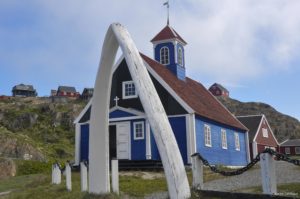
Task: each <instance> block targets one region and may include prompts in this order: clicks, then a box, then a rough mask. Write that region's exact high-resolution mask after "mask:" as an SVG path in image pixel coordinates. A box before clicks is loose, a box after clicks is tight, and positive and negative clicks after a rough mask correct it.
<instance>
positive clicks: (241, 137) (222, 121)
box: [74, 25, 249, 166]
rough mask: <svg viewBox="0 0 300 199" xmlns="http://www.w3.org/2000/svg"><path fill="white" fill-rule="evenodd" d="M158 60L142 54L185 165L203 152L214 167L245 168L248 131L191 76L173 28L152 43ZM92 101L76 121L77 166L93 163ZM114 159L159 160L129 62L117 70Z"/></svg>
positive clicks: (112, 106)
mask: <svg viewBox="0 0 300 199" xmlns="http://www.w3.org/2000/svg"><path fill="white" fill-rule="evenodd" d="M151 42H152V43H153V49H154V60H153V59H151V58H149V57H147V56H145V55H143V54H141V56H142V59H143V60H144V63H145V66H146V68H147V70H148V72H149V74H150V77H151V79H152V81H153V83H154V86H155V88H156V90H157V92H158V94H159V97H160V99H161V101H162V104H163V106H164V108H165V111H166V113H167V115H168V118H169V121H170V124H171V127H172V129H173V132H174V134H175V138H176V140H177V144H178V146H179V149H180V152H181V155H182V158H183V161H184V163H185V164H190V163H191V158H190V156H191V154H193V153H195V152H199V153H200V154H202V156H203V157H205V158H206V159H207V160H208V161H209V162H210V163H212V164H222V165H228V166H243V165H246V164H247V162H248V161H249V149H248V146H249V145H248V143H249V142H248V132H247V128H246V127H245V126H243V125H242V124H241V123H240V122H239V121H238V120H237V119H236V118H235V117H234V116H233V115H232V114H231V113H230V112H229V111H228V110H227V109H226V108H225V107H224V106H223V105H222V104H220V102H219V101H218V100H217V99H216V98H215V97H214V96H212V95H211V93H210V92H209V91H208V90H207V89H206V88H205V87H204V86H203V85H202V84H201V83H199V82H197V81H195V80H193V79H190V78H189V77H187V76H186V66H185V50H184V47H185V45H186V44H187V43H186V42H185V41H184V40H183V38H182V37H181V36H180V35H179V34H178V33H177V32H176V31H175V30H174V29H173V28H172V27H171V26H170V25H167V26H166V27H164V28H163V29H162V30H161V31H160V32H159V33H158V34H157V35H156V36H155V37H154V38H153V39H152V40H151ZM90 111H91V102H89V103H88V104H87V105H86V107H85V108H84V110H82V112H81V113H80V115H79V116H78V117H77V118H76V120H75V122H74V123H75V125H76V149H75V163H76V164H79V162H80V161H82V160H88V144H89V119H90ZM109 122H110V123H109V145H110V151H109V154H110V158H117V159H125V160H160V156H159V152H158V149H157V146H156V143H155V140H154V137H153V134H152V131H151V126H150V125H149V122H148V120H147V117H146V116H145V113H144V109H143V106H142V104H141V102H140V99H139V95H138V93H137V91H136V90H135V86H134V83H133V81H132V78H131V76H130V73H129V70H128V67H127V64H126V60H125V58H124V57H123V56H121V57H120V58H119V60H118V61H117V62H116V64H115V66H114V74H113V79H112V88H111V97H110V113H109Z"/></svg>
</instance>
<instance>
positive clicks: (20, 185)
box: [0, 173, 119, 199]
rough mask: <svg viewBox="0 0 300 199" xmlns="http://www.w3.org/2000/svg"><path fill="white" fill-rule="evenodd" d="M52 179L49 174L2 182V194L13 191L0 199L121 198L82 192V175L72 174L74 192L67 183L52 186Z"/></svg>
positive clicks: (0, 187) (0, 188)
mask: <svg viewBox="0 0 300 199" xmlns="http://www.w3.org/2000/svg"><path fill="white" fill-rule="evenodd" d="M50 182H51V178H50V175H47V174H36V175H27V176H17V177H13V178H9V179H5V180H2V181H0V192H4V191H9V190H12V192H11V193H10V194H9V195H5V196H2V197H0V198H1V199H6V198H7V199H8V198H9V199H19V198H20V199H21V198H22V199H23V198H30V199H40V198H42V199H53V198H59V199H68V198H74V199H77V198H78V199H79V198H95V199H96V198H106V199H114V198H119V197H118V196H116V195H114V194H108V195H102V196H93V195H90V194H88V193H83V192H81V191H80V175H79V173H74V174H72V191H70V192H69V191H67V190H66V186H65V181H64V180H63V181H62V183H61V184H60V185H52V184H50Z"/></svg>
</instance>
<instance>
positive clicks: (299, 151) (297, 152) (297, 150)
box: [295, 146, 300, 154]
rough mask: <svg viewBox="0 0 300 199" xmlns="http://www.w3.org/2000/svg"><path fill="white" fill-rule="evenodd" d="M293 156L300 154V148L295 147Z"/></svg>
mask: <svg viewBox="0 0 300 199" xmlns="http://www.w3.org/2000/svg"><path fill="white" fill-rule="evenodd" d="M295 154H300V147H299V146H296V147H295Z"/></svg>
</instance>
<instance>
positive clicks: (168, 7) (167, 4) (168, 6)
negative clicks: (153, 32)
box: [164, 0, 170, 25]
mask: <svg viewBox="0 0 300 199" xmlns="http://www.w3.org/2000/svg"><path fill="white" fill-rule="evenodd" d="M164 6H167V10H168V13H167V14H168V18H167V25H169V15H170V13H169V10H170V4H169V0H167V1H166V2H165V3H164Z"/></svg>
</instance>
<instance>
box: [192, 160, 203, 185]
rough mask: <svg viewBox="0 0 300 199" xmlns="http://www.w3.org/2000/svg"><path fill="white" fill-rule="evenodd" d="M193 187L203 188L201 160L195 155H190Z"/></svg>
mask: <svg viewBox="0 0 300 199" xmlns="http://www.w3.org/2000/svg"><path fill="white" fill-rule="evenodd" d="M192 173H193V185H192V186H193V189H197V190H199V189H203V162H202V161H201V160H200V158H199V157H198V156H197V155H194V156H192Z"/></svg>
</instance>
